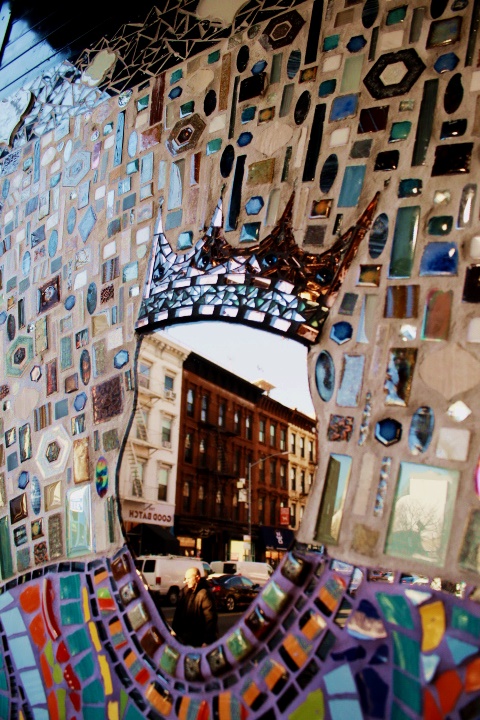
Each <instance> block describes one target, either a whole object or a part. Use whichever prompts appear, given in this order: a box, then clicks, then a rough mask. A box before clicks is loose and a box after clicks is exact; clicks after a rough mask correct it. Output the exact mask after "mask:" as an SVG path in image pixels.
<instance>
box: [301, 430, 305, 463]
mask: <svg viewBox="0 0 480 720" xmlns="http://www.w3.org/2000/svg"><path fill="white" fill-rule="evenodd" d="M300 457H302V458H304V457H305V438H304V437H303V435H302V436H301V437H300Z"/></svg>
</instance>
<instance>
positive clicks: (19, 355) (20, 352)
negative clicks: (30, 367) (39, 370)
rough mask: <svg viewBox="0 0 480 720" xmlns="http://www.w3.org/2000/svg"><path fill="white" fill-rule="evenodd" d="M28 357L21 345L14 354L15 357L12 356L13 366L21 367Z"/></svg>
mask: <svg viewBox="0 0 480 720" xmlns="http://www.w3.org/2000/svg"><path fill="white" fill-rule="evenodd" d="M26 356H27V353H26V350H25V348H24V347H23V345H21V346H20V347H18V348H17V349H16V350H15V352H14V353H13V356H12V360H13V364H14V365H21V364H22V363H23V361H24V360H25V358H26Z"/></svg>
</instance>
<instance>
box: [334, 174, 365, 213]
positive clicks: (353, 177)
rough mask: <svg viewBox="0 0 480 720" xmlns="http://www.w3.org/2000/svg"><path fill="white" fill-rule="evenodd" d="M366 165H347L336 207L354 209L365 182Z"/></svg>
mask: <svg viewBox="0 0 480 720" xmlns="http://www.w3.org/2000/svg"><path fill="white" fill-rule="evenodd" d="M366 169H367V167H366V165H347V167H346V168H345V173H344V175H343V182H342V187H341V190H340V196H339V198H338V207H339V208H340V207H356V206H357V205H358V200H359V198H360V193H361V192H362V188H363V182H364V180H365V172H366Z"/></svg>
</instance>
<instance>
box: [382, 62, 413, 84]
mask: <svg viewBox="0 0 480 720" xmlns="http://www.w3.org/2000/svg"><path fill="white" fill-rule="evenodd" d="M407 72H408V68H407V66H406V65H405V63H404V62H396V63H392V64H391V65H387V67H386V68H385V70H384V71H383V72H382V73H381V74H380V76H379V78H380V80H381V82H382V83H383V84H384V85H396V84H397V83H399V82H402V80H403V78H404V77H405V75H406V73H407Z"/></svg>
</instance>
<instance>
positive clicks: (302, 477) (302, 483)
mask: <svg viewBox="0 0 480 720" xmlns="http://www.w3.org/2000/svg"><path fill="white" fill-rule="evenodd" d="M300 492H301V493H302V494H303V495H305V493H306V492H307V488H306V487H305V472H304V471H303V470H302V472H301V473H300Z"/></svg>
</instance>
